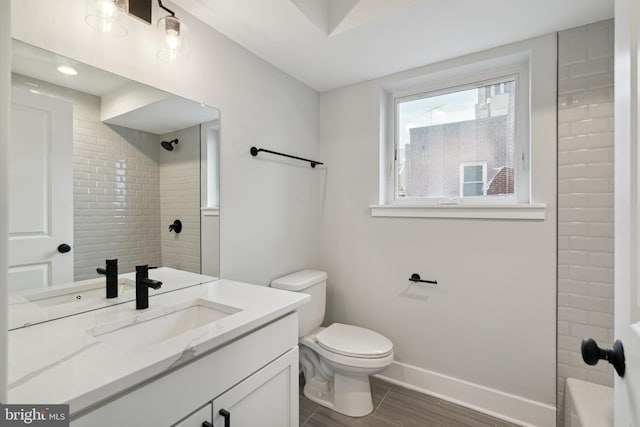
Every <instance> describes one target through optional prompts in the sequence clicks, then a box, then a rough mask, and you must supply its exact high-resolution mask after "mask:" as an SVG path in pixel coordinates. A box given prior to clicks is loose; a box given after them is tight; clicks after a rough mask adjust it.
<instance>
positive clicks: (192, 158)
mask: <svg viewBox="0 0 640 427" xmlns="http://www.w3.org/2000/svg"><path fill="white" fill-rule="evenodd" d="M174 138H178V141H179V142H178V144H177V145H174V147H175V148H174V150H173V151H166V150H165V149H163V148H160V165H161V166H160V187H161V189H162V197H161V199H160V216H161V220H160V221H161V224H160V236H161V243H162V262H161V264H162V265H163V266H165V267H172V268H177V269H180V270H187V271H192V272H194V273H200V126H192V127H190V128H187V129H182V130H179V131H175V132H171V133H168V134H165V135H161V136H160V140H164V141H171V140H173V139H174ZM157 145H158V146H159V142H158V143H157ZM176 219H179V220H181V221H182V226H183V228H182V232H181V233H180V234H176V233H174V232H169V224H173V221H174V220H176Z"/></svg>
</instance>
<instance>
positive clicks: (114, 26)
mask: <svg viewBox="0 0 640 427" xmlns="http://www.w3.org/2000/svg"><path fill="white" fill-rule="evenodd" d="M128 10H129V2H128V0H86V18H85V20H86V22H87V24H89V26H90V27H92V28H93V29H95V30H97V31H99V32H101V33H107V34H109V35H113V36H120V37H122V36H126V35H127V32H128V31H127V27H126V25H125V24H124V17H125V16H126V15H127V13H128Z"/></svg>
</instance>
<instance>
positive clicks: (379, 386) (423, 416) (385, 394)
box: [300, 377, 517, 427]
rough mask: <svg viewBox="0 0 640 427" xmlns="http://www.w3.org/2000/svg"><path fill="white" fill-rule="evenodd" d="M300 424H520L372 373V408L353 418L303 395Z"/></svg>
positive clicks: (388, 426)
mask: <svg viewBox="0 0 640 427" xmlns="http://www.w3.org/2000/svg"><path fill="white" fill-rule="evenodd" d="M302 387H303V384H302V383H301V384H300V427H365V426H366V427H485V426H491V427H517V424H512V423H509V422H506V421H503V420H500V419H498V418H494V417H491V416H489V415H485V414H483V413H480V412H477V411H473V410H471V409H468V408H465V407H463V406H460V405H456V404H453V403H450V402H447V401H445V400H441V399H438V398H436V397H433V396H429V395H426V394H422V393H418V392H415V391H413V390H409V389H406V388H402V387H399V386H397V385H394V384H390V383H387V382H385V381H382V380H379V379H377V378H374V377H371V392H372V396H373V408H374V410H373V412H372V413H371V414H369V415H367V416H366V417H361V418H352V417H347V416H344V415H342V414H339V413H337V412H334V411H331V410H329V409H327V408H325V407H323V406H320V405H318V404H316V403H315V402H312V401H311V400H309V399H307V398H306V397H304V396H303V395H302Z"/></svg>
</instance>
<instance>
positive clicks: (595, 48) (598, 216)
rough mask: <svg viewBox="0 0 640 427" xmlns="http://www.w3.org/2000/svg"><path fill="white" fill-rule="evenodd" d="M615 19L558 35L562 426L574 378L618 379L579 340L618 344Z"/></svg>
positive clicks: (606, 382)
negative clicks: (589, 360) (585, 353)
mask: <svg viewBox="0 0 640 427" xmlns="http://www.w3.org/2000/svg"><path fill="white" fill-rule="evenodd" d="M613 37H614V23H613V20H607V21H602V22H596V23H593V24H589V25H586V26H582V27H577V28H572V29H569V30H566V31H561V32H560V33H559V34H558V329H557V330H558V332H557V333H558V358H557V361H558V362H557V363H558V371H557V372H558V388H557V390H558V396H557V405H558V426H560V427H561V426H563V425H564V401H565V386H566V380H567V378H577V379H579V380H584V381H588V382H591V383H596V384H601V385H605V386H612V385H613V376H614V373H613V368H612V367H611V366H610V365H609V364H607V363H599V364H598V365H596V366H588V365H586V364H585V363H584V362H583V360H582V355H581V354H580V343H581V341H582V339H583V338H585V337H592V338H594V339H595V340H596V341H597V342H598V345H599V346H600V347H611V345H612V344H613V341H614V333H613V323H614V320H613V298H614V287H613V268H614V258H613V255H614V253H613V248H614V216H613V215H614V163H613V155H614V151H613V150H614V134H613V129H614V122H613V117H614V98H613V95H614V75H613V73H614V68H613V66H614V38H613Z"/></svg>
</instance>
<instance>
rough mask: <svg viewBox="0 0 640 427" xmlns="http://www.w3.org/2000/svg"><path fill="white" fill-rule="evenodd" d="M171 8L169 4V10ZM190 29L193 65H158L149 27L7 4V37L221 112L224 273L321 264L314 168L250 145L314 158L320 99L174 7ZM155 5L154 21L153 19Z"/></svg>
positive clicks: (73, 10)
mask: <svg viewBox="0 0 640 427" xmlns="http://www.w3.org/2000/svg"><path fill="white" fill-rule="evenodd" d="M167 5H169V6H170V7H172V8H173V6H172V5H171V4H170V3H167ZM174 9H175V11H176V14H177V15H178V16H179V17H180V18H182V19H183V21H184V22H186V23H187V24H188V26H189V30H190V37H189V43H190V58H189V61H188V63H186V64H184V65H177V66H171V65H168V64H164V63H162V62H160V61H158V60H157V59H156V56H155V45H154V43H155V40H156V39H155V30H154V28H152V27H150V26H147V25H145V24H143V23H141V22H139V21H138V20H135V19H129V20H128V21H129V34H128V36H127V37H125V38H122V39H118V38H108V37H105V36H103V35H101V34H98V33H96V32H94V31H93V30H92V29H91V28H90V27H88V26H87V25H86V24H85V23H84V2H82V1H77V0H56V1H55V2H52V1H50V0H21V1H16V2H13V11H12V25H13V31H12V35H13V37H15V38H17V39H19V40H22V41H24V42H27V43H31V44H34V45H36V46H39V47H42V48H44V49H48V50H51V51H54V52H56V53H59V54H62V55H65V56H69V57H72V58H74V59H77V60H79V61H82V62H85V63H88V64H90V65H93V66H97V67H99V68H103V69H106V70H108V71H111V72H114V73H116V74H120V75H123V76H125V77H127V78H130V79H133V80H137V81H140V82H142V83H145V84H149V85H151V86H156V87H158V88H160V89H163V90H167V91H169V92H172V93H175V94H177V95H180V96H184V97H186V98H190V99H194V100H197V101H203V102H205V103H206V104H208V105H211V106H215V107H217V108H220V110H221V117H222V118H221V141H222V147H221V201H220V205H221V227H222V230H221V247H222V251H221V276H222V277H225V278H230V279H238V280H244V281H247V282H252V283H258V284H267V283H268V282H269V281H270V280H271V279H273V278H275V277H277V276H279V275H282V274H284V273H288V272H291V271H293V270H296V269H299V268H303V267H313V266H315V264H317V260H318V256H319V255H318V249H317V248H318V244H317V229H318V227H317V213H316V212H317V207H318V200H317V191H318V190H317V189H318V178H319V176H320V174H319V173H318V170H313V169H311V168H309V167H305V166H304V165H302V164H298V163H294V162H282V161H279V160H276V159H274V158H272V157H268V156H266V155H265V156H260V157H258V158H253V157H251V155H250V154H249V148H250V147H251V146H252V145H258V146H264V147H265V148H270V149H273V150H276V151H284V152H291V153H293V154H298V155H304V156H309V157H315V156H316V155H317V153H318V140H317V139H318V138H317V135H318V94H317V93H316V92H315V91H314V90H312V89H310V88H309V87H307V86H305V85H303V84H302V83H300V82H298V81H296V80H294V79H293V78H291V77H290V76H288V75H286V74H284V73H283V72H281V71H279V70H277V69H276V68H274V67H273V66H271V65H269V64H267V63H266V62H264V61H263V60H261V59H259V58H257V57H256V56H255V55H253V54H252V53H250V52H248V51H247V50H245V49H244V48H242V47H240V46H239V45H237V44H236V43H234V42H232V41H230V40H229V39H227V38H226V37H224V36H222V35H221V34H220V33H218V32H216V31H215V30H213V29H211V28H209V27H208V26H206V25H205V24H203V23H202V22H200V21H198V20H197V19H195V18H194V17H192V16H190V15H187V14H185V13H184V12H182V11H181V10H180V9H178V8H174ZM157 13H158V12H157V4H155V2H154V20H155V19H156V17H157V16H158V15H157Z"/></svg>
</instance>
